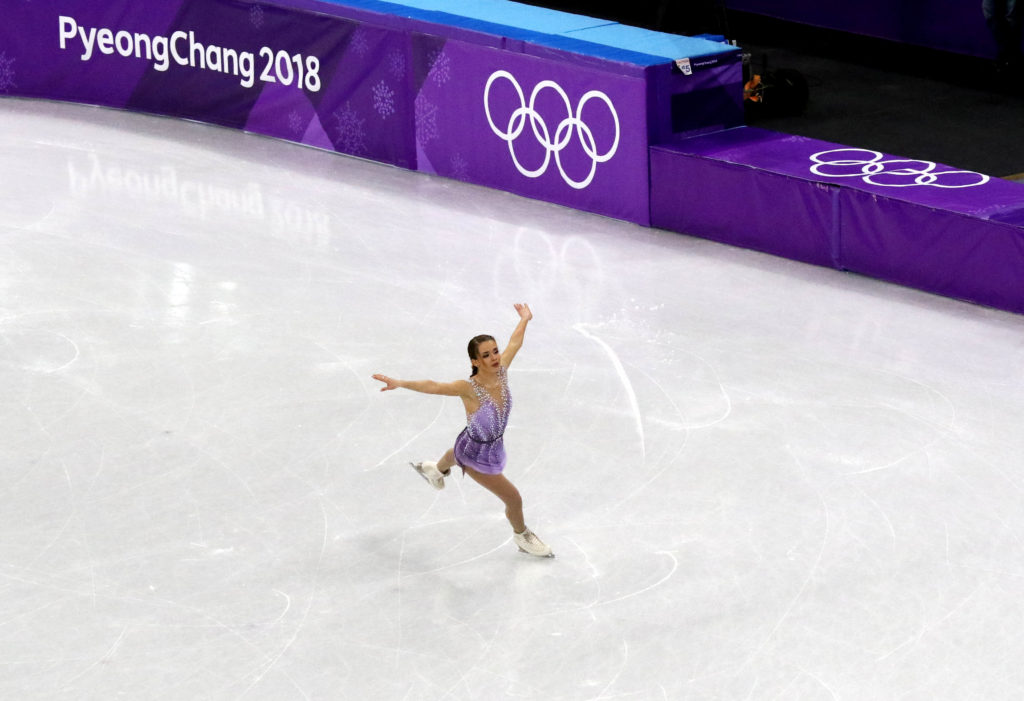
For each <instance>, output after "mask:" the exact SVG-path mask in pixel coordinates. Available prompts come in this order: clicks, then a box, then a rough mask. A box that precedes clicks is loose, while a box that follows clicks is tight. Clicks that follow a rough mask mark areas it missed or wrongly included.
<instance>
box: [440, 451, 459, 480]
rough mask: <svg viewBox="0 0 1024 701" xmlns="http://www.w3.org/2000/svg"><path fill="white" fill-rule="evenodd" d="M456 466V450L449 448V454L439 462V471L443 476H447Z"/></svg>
mask: <svg viewBox="0 0 1024 701" xmlns="http://www.w3.org/2000/svg"><path fill="white" fill-rule="evenodd" d="M454 464H455V449H454V448H449V449H448V452H447V453H445V454H444V456H443V457H442V458H441V459H440V460H438V461H437V469H438V470H440V471H441V473H442V474H444V475H447V474H448V473H449V472H450V471H451V469H452V466H453V465H454Z"/></svg>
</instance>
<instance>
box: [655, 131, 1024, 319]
mask: <svg viewBox="0 0 1024 701" xmlns="http://www.w3.org/2000/svg"><path fill="white" fill-rule="evenodd" d="M694 190H696V192H693V193H692V194H691V192H692V191H694ZM651 223H652V225H653V226H657V227H660V228H664V229H669V230H672V231H678V232H682V233H687V234H692V235H696V236H701V237H704V238H709V239H713V240H716V241H721V242H723V243H729V244H732V245H736V246H741V247H744V248H752V249H756V250H761V251H765V252H768V253H772V254H775V255H779V256H784V257H787V258H792V259H795V260H799V261H803V262H807V263H813V264H816V265H822V266H828V267H833V268H837V269H840V270H849V271H852V272H856V273H860V274H863V275H868V276H871V277H875V278H879V279H882V280H887V281H889V282H895V283H897V284H901V285H905V286H908V287H914V288H917V289H921V290H926V291H929V292H934V293H937V294H941V295H944V296H947V297H953V298H957V299H963V300H967V301H971V302H976V303H978V304H984V305H987V306H991V307H995V308H998V309H1004V310H1008V311H1013V312H1017V313H1024V185H1021V184H1018V183H1013V182H1009V181H1006V180H1000V179H997V178H990V177H988V176H986V175H983V174H980V173H973V172H969V171H963V170H958V169H956V168H952V167H949V166H944V165H941V164H936V163H932V162H929V161H920V160H912V159H906V158H900V157H897V156H889V155H886V154H882V153H878V152H875V151H869V150H867V149H860V148H855V147H847V146H839V145H836V144H831V143H827V142H823V141H817V140H814V139H808V138H805V137H800V136H790V135H785V134H778V133H775V132H769V131H764V130H761V129H754V128H749V127H743V128H739V129H733V130H729V131H723V132H718V133H715V134H711V135H707V136H699V137H694V138H692V139H690V140H688V141H687V142H684V143H683V144H676V145H671V146H657V147H653V148H652V149H651Z"/></svg>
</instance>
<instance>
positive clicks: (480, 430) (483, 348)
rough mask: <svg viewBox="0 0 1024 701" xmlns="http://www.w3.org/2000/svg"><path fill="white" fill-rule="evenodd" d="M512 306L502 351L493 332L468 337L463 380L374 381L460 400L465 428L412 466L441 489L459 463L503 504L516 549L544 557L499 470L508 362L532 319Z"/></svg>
mask: <svg viewBox="0 0 1024 701" xmlns="http://www.w3.org/2000/svg"><path fill="white" fill-rule="evenodd" d="M515 308H516V312H518V313H519V324H518V325H517V326H516V328H515V331H513V332H512V336H511V337H510V338H509V340H508V345H506V346H505V350H504V352H502V351H501V350H499V349H498V344H497V342H496V341H495V340H494V338H493V337H492V336H487V335H483V336H476V337H474V338H473V339H472V340H470V342H469V348H468V352H469V359H470V362H471V363H472V365H473V372H472V374H471V375H470V378H469V379H468V380H455V381H454V382H435V381H433V380H396V379H394V378H391V377H387V376H385V375H374V376H373V379H375V380H379V381H380V382H383V383H384V387H382V388H381V391H382V392H385V391H387V390H391V389H399V388H401V389H410V390H413V391H415V392H423V393H425V394H442V395H447V396H452V397H461V398H462V403H463V405H464V406H465V408H466V428H465V429H463V431H462V433H460V434H459V435H458V437H457V438H456V439H455V445H454V446H453V447H451V448H449V449H448V450H447V451H446V452H445V454H444V455H443V456H442V457H441V459H440V460H438V461H437V462H420V463H415V464H414V465H413V467H414V468H415V469H416V471H417V472H419V473H420V475H422V476H423V478H424V479H426V480H427V481H428V482H429V483H430V484H431V485H433V486H434V487H435V488H436V489H444V479H445V477H447V476H448V475H450V474H451V468H452V466H453V465H458V466H459V467H461V468H462V471H463V472H464V473H465V474H468V475H469V476H470V477H472V478H473V480H474V481H475V482H477V483H478V484H480V485H481V486H483V487H484V488H485V489H487V490H489V491H490V492H492V493H493V494H494V495H495V496H497V497H498V498H499V499H501V501H502V502H503V503H504V504H505V516H506V518H508V521H509V523H510V524H511V525H512V531H513V534H514V536H513V537H514V540H515V542H516V545H518V546H519V549H520V550H522V551H523V552H526V553H529V554H531V555H537V556H539V557H548V556H551V548H549V547H548V546H547V545H545V544H544V543H543V542H542V541H541V540H540V538H538V537H537V536H536V535H535V534H534V533H533V532H532V531H531V530H530V529H529V528H527V527H526V522H525V520H524V519H523V500H522V497H521V496H520V495H519V490H518V489H516V488H515V485H513V484H512V483H511V482H510V481H509V480H508V478H507V477H505V475H504V474H502V472H503V471H504V469H505V463H506V456H505V444H504V440H503V439H504V434H505V427H506V426H507V425H508V416H509V412H510V411H511V410H512V395H511V394H510V393H509V389H508V366H509V365H511V364H512V360H513V359H514V358H515V357H516V354H517V353H518V352H519V349H520V348H521V347H522V345H523V338H524V336H525V335H526V325H527V324H528V323H529V322H530V319H532V318H533V314H532V312H531V311H530V307H529V306H528V305H526V304H517V305H515Z"/></svg>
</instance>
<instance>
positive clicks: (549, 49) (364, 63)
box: [0, 0, 743, 225]
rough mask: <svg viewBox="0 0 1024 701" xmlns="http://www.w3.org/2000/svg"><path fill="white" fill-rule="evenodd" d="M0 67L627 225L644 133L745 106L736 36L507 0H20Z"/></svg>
mask: <svg viewBox="0 0 1024 701" xmlns="http://www.w3.org/2000/svg"><path fill="white" fill-rule="evenodd" d="M460 5H463V6H465V9H462V10H460V9H459V7H460ZM467 13H469V14H467ZM486 16H492V17H495V18H497V21H495V20H486V19H484V17H486ZM676 58H679V59H686V63H685V70H684V69H681V68H680V67H679V65H677V64H676V62H675V60H674V59H676ZM0 76H6V77H4V78H0V92H4V93H6V94H9V95H20V96H27V97H42V98H51V99H58V100H69V101H75V102H83V103H89V104H98V105H104V106H109V107H117V108H125V109H129V110H133V111H138V112H148V113H155V114H161V115H168V116H173V117H180V118H186V119H194V120H199V121H203V122H208V123H212V124H218V125H222V126H226V127H231V128H235V129H243V130H246V131H249V132H253V133H258V134H264V135H267V136H272V137H276V138H280V139H286V140H289V141H293V142H296V143H301V144H306V145H310V146H315V147H318V148H323V149H328V150H332V151H336V152H339V153H344V154H348V155H352V156H358V157H361V158H366V159H371V160H375V161H379V162H381V163H388V164H391V165H395V166H399V167H402V168H408V169H410V170H419V171H422V172H426V173H433V174H438V175H442V176H446V177H450V178H455V179H459V180H464V181H467V182H471V183H476V184H479V185H485V186H488V187H493V188H498V189H502V190H507V191H510V192H514V193H516V194H519V195H523V196H526V197H532V198H536V199H541V200H547V201H550V202H555V203H558V204H561V205H566V206H569V207H573V208H577V209H581V210H585V211H590V212H596V213H599V214H604V215H607V216H611V217H616V218H620V219H625V220H628V221H632V222H636V223H640V224H644V225H648V224H649V223H650V203H649V184H648V174H649V163H648V159H649V146H650V144H651V143H654V142H665V141H671V140H674V139H679V138H685V137H686V136H689V135H693V134H696V133H702V132H711V131H717V130H720V129H722V128H728V127H731V126H737V125H739V124H742V121H743V107H742V99H743V98H742V66H741V62H740V54H739V50H738V49H736V48H735V47H732V46H729V45H728V44H724V43H721V42H714V41H708V40H705V39H700V38H692V37H673V36H671V35H664V34H659V33H657V32H649V31H646V30H639V29H637V28H634V27H624V26H622V25H618V24H615V23H609V22H606V21H604V20H597V19H593V18H585V17H579V16H576V15H569V14H566V13H558V12H553V11H551V10H545V9H543V8H533V7H530V6H527V5H520V4H517V3H511V2H506V1H505V0H475V2H473V3H456V2H454V1H452V0H408V2H405V3H401V2H379V1H378V0H349V1H348V2H326V1H322V0H278V1H277V2H274V3H262V2H260V3H256V2H247V1H243V0H176V1H172V2H167V1H166V0H161V1H160V2H156V1H155V0H150V1H149V2H139V1H138V0H131V1H130V0H120V1H114V2H104V3H86V2H82V1H77V2H74V1H72V2H67V1H66V0H65V1H59V0H33V2H31V3H28V2H19V3H14V4H13V6H12V7H9V8H6V16H5V21H4V23H3V24H2V26H0Z"/></svg>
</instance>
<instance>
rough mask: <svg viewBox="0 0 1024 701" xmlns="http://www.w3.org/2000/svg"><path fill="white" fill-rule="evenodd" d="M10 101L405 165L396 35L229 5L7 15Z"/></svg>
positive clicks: (401, 65)
mask: <svg viewBox="0 0 1024 701" xmlns="http://www.w3.org/2000/svg"><path fill="white" fill-rule="evenodd" d="M4 26H5V28H6V29H3V30H0V61H3V62H4V65H6V66H7V78H6V81H5V82H4V83H0V90H2V91H3V92H6V93H8V94H14V95H25V96H33V97H46V98H52V99H58V100H69V101H77V102H86V103H91V104H100V105H105V106H109V107H121V108H127V109H131V110H135V111H141V112H151V113H156V114H165V115H170V116H175V117H183V118H189V119H196V120H201V121H204V122H210V123H213V124H221V125H224V126H229V127H235V128H239V129H247V130H250V131H254V132H257V133H261V134H267V135H271V136H275V137H279V138H285V139H289V140H291V141H296V142H299V143H305V144H309V145H313V146H318V147H321V148H328V149H332V150H335V151H339V152H343V153H350V154H354V155H358V156H362V157H365V158H372V159H374V160H379V161H384V162H387V163H393V164H396V165H401V166H404V167H415V151H414V147H413V141H412V127H411V124H412V117H411V109H410V106H409V104H408V102H409V97H408V96H409V90H408V88H407V85H406V82H405V81H406V80H407V77H408V72H409V71H408V60H409V52H408V46H407V38H406V36H405V35H404V34H403V33H402V32H399V31H394V30H385V29H379V28H373V27H368V26H366V25H363V24H359V23H356V22H351V21H348V20H345V19H342V18H339V17H333V16H329V15H323V14H316V13H312V12H300V11H297V10H294V9H284V8H280V7H276V6H274V5H262V4H261V5H257V4H252V3H246V2H240V1H237V0H183V1H182V2H180V3H166V4H164V3H145V4H123V5H120V4H116V5H111V4H107V3H84V2H57V1H56V0H36V1H35V2H32V3H27V2H25V3H16V4H15V5H14V6H13V7H11V8H7V17H6V18H5V22H4Z"/></svg>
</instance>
